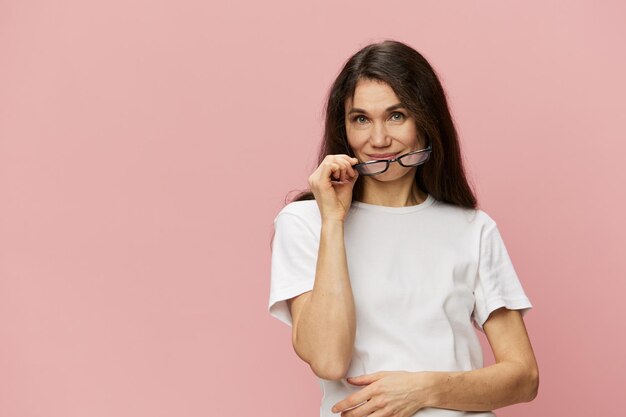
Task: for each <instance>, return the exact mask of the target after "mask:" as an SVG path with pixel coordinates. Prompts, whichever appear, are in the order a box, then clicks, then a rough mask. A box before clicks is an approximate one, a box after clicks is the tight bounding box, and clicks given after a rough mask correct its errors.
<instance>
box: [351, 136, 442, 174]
mask: <svg viewBox="0 0 626 417" xmlns="http://www.w3.org/2000/svg"><path fill="white" fill-rule="evenodd" d="M346 149H348V147H347V144H346ZM432 150H433V148H432V146H431V144H430V143H429V144H428V146H427V147H425V148H422V149H418V150H416V151H412V152H407V153H405V154H403V155H400V156H398V157H395V158H393V159H377V160H375V161H367V162H359V163H358V164H355V165H353V166H352V168H354V169H356V170H357V171H358V172H359V175H364V176H366V177H371V176H374V175H380V174H384V173H385V172H387V170H388V169H389V165H391V163H392V162H396V161H397V162H398V163H399V164H400V165H402V166H403V167H405V168H412V167H416V166H419V165H422V164H423V163H425V162H426V161H428V160H429V159H430V153H431V152H432ZM422 152H426V154H427V155H426V159H424V160H423V161H420V162H419V163H417V164H412V165H411V164H408V165H406V164H403V163H402V158H404V157H406V156H408V155H414V154H417V153H422ZM349 154H350V153H349ZM382 162H385V163H386V165H385V169H383V170H382V171H380V172H376V173H373V174H370V173H363V172H362V169H361V168H362V167H364V166H367V165H372V164H380V163H382Z"/></svg>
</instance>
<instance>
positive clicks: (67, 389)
mask: <svg viewBox="0 0 626 417" xmlns="http://www.w3.org/2000/svg"><path fill="white" fill-rule="evenodd" d="M226 4H227V2H223V3H220V4H214V2H206V1H190V0H185V1H176V2H175V1H169V2H166V1H148V0H130V1H129V0H124V1H119V0H117V1H107V2H104V1H101V2H84V1H77V0H69V1H64V2H44V1H39V2H37V1H24V0H20V1H17V0H13V1H11V0H3V1H0V62H1V64H0V139H1V140H0V199H1V200H0V201H1V204H0V416H2V417H39V416H41V417H44V416H45V417H57V416H58V417H60V416H63V417H74V416H81V417H82V416H90V417H105V416H106V417H110V416H116V417H126V416H128V417H130V416H133V417H134V416H150V417H157V416H168V417H169V416H186V417H193V416H257V417H270V416H271V417H293V416H298V417H300V416H303V417H305V416H316V415H318V413H319V411H318V410H319V400H320V398H321V393H320V390H319V386H318V384H317V380H316V379H315V377H314V376H313V374H312V372H311V371H310V369H309V368H308V366H307V365H306V364H305V363H304V362H302V361H301V360H300V359H299V358H298V357H297V356H296V354H295V353H294V352H293V350H292V347H291V341H290V333H289V332H290V329H289V328H288V327H287V326H285V325H284V324H282V323H280V322H279V321H277V320H275V319H273V318H271V317H270V316H269V314H268V313H267V302H268V296H269V267H270V249H269V244H270V237H271V231H272V222H273V219H274V216H275V214H276V213H277V212H278V210H279V209H280V208H281V207H282V203H283V199H284V197H285V196H286V194H287V193H288V192H289V191H290V190H294V189H301V188H304V187H305V186H306V184H307V177H308V175H309V174H310V172H311V171H312V170H313V169H314V168H315V159H316V152H317V148H318V144H319V140H320V135H321V130H322V106H323V103H324V98H325V94H326V92H327V90H328V87H329V86H330V83H331V82H332V80H333V79H334V77H335V76H336V75H337V73H338V71H339V70H340V68H341V66H342V65H343V63H344V61H345V60H346V59H347V58H348V57H349V56H350V55H351V54H353V53H354V52H356V51H357V50H358V49H359V48H361V47H362V46H365V45H366V44H368V43H370V42H374V41H380V40H384V39H386V38H392V39H397V40H401V41H404V42H406V43H408V44H410V45H411V46H413V47H415V48H416V49H417V50H419V51H420V52H422V53H423V54H424V55H425V56H426V58H427V59H429V60H430V61H431V63H432V64H433V66H434V67H435V68H436V70H437V71H438V73H439V75H440V76H441V80H442V82H443V83H444V86H445V88H446V90H447V93H448V97H449V100H450V105H451V107H452V111H453V115H454V117H455V120H456V122H457V127H458V130H459V133H460V136H461V141H462V147H463V151H464V154H465V157H466V160H467V164H468V171H469V175H470V176H471V178H472V181H473V183H474V184H475V185H476V191H477V194H478V197H479V201H480V203H481V206H482V208H483V209H484V210H485V211H487V213H489V214H490V215H491V216H492V217H493V218H494V219H495V220H496V221H497V222H498V225H499V227H500V230H501V232H502V234H503V237H504V239H505V242H506V244H507V247H508V249H509V252H510V255H511V257H512V259H513V262H514V264H515V266H516V269H517V271H518V274H519V276H520V278H521V279H522V283H523V285H524V288H525V289H526V291H527V293H528V295H529V297H530V299H531V301H532V302H533V304H534V307H535V308H534V310H533V311H532V312H530V313H529V314H528V316H527V319H526V324H527V327H528V331H529V333H530V336H531V339H532V342H533V346H534V348H535V352H536V355H537V358H538V361H539V365H540V370H541V386H540V392H539V396H538V397H537V399H536V400H535V401H533V402H531V403H527V404H518V405H514V406H512V407H507V408H505V409H501V410H500V411H499V412H498V415H499V416H503V417H507V416H508V417H510V416H534V417H543V416H569V417H575V416H581V417H582V416H591V415H597V416H614V415H618V414H621V413H622V412H621V410H618V406H619V405H618V404H619V401H618V399H619V398H621V397H622V396H623V375H624V372H625V371H626V364H625V360H624V356H623V355H624V352H625V351H626V337H625V335H624V329H625V328H624V322H623V317H624V314H625V313H626V308H625V307H624V303H623V293H624V289H625V279H626V268H625V264H624V255H625V254H626V251H625V244H624V243H625V242H624V233H625V232H626V230H625V229H626V228H625V227H624V226H625V221H624V213H626V192H625V187H624V186H625V184H626V175H625V173H624V162H625V161H626V158H625V155H626V144H625V142H624V139H625V135H624V127H623V126H624V116H623V114H624V96H625V95H626V83H625V81H624V74H626V53H625V49H624V46H623V41H624V39H626V29H625V28H626V26H624V16H625V12H626V7H625V6H624V5H623V3H622V2H619V1H604V2H592V1H567V2H566V1H554V0H551V1H545V0H541V1H539V0H533V1H527V2H517V3H514V2H501V1H495V0H490V1H482V2H477V1H464V2H452V1H441V0H436V1H435V0H433V1H419V2H416V1H407V2H402V1H396V2H380V1H378V2H373V1H359V2H353V1H343V2H330V1H324V2H320V1H317V2H315V3H313V2H311V3H304V2H291V1H286V0H285V1H271V2H252V1H249V2H232V1H231V2H228V5H226ZM483 342H485V339H484V338H483ZM485 346H487V345H486V344H485ZM486 356H487V357H488V358H487V360H488V363H490V362H489V361H490V360H492V359H490V352H489V351H488V350H487V353H486ZM620 408H621V407H620Z"/></svg>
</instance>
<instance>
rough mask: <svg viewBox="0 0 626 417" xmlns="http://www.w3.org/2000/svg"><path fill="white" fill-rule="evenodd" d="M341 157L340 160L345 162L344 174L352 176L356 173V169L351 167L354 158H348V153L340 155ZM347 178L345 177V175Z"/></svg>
mask: <svg viewBox="0 0 626 417" xmlns="http://www.w3.org/2000/svg"><path fill="white" fill-rule="evenodd" d="M340 156H342V157H343V158H342V159H341V161H342V162H344V163H345V165H344V166H345V168H346V175H347V176H348V175H349V176H350V177H354V176H355V175H356V173H355V172H356V171H355V169H354V168H352V165H353V164H354V163H355V162H354V161H356V159H355V158H350V157H349V156H348V155H340ZM346 179H347V177H346Z"/></svg>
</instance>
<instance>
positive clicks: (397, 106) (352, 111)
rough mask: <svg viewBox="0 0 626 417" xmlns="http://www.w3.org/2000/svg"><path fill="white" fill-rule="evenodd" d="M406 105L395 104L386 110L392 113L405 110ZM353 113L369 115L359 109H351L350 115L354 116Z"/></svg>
mask: <svg viewBox="0 0 626 417" xmlns="http://www.w3.org/2000/svg"><path fill="white" fill-rule="evenodd" d="M403 108H404V105H403V104H402V103H398V104H394V105H393V106H389V107H387V109H385V111H386V112H390V111H392V110H396V109H403ZM352 113H363V114H367V111H366V110H363V109H358V108H356V107H353V108H352V109H350V111H349V112H348V115H350V114H352Z"/></svg>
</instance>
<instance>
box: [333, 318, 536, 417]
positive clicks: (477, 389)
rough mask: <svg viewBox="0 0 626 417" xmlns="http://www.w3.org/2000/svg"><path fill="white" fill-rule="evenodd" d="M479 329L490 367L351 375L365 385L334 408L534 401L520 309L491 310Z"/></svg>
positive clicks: (476, 406)
mask: <svg viewBox="0 0 626 417" xmlns="http://www.w3.org/2000/svg"><path fill="white" fill-rule="evenodd" d="M483 329H484V330H485V333H486V334H487V338H488V339H489V343H490V344H491V348H492V350H493V353H494V356H495V359H496V363H495V364H494V365H491V366H488V367H485V368H481V369H476V370H472V371H461V372H431V371H426V372H408V371H381V372H375V373H373V374H369V375H362V376H358V377H351V378H348V382H350V383H351V384H354V385H364V386H365V387H364V388H363V389H361V390H360V391H357V392H355V393H353V394H350V395H349V396H348V397H347V398H345V399H343V400H342V401H340V402H338V403H337V404H335V406H334V407H333V409H332V412H334V413H338V412H341V411H343V413H342V417H361V416H365V415H369V414H372V413H374V412H375V411H376V410H379V409H383V410H386V411H389V412H392V413H395V414H397V415H412V414H414V413H415V412H416V411H418V410H420V409H422V408H425V407H436V408H448V409H453V410H463V411H491V410H495V409H497V408H500V407H504V406H507V405H511V404H516V403H520V402H528V401H531V400H533V399H534V398H535V396H536V395H537V389H538V385H539V371H538V369H537V362H536V360H535V355H534V354H533V350H532V347H531V345H530V341H529V340H528V334H527V333H526V327H525V326H524V321H523V319H522V316H521V314H520V312H519V311H516V310H507V309H505V308H500V309H498V310H495V311H494V312H492V313H491V315H490V316H489V318H488V319H487V321H486V322H485V324H484V325H483ZM357 405H358V407H357ZM348 409H351V410H350V411H344V410H348ZM403 413H404V414H403Z"/></svg>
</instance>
